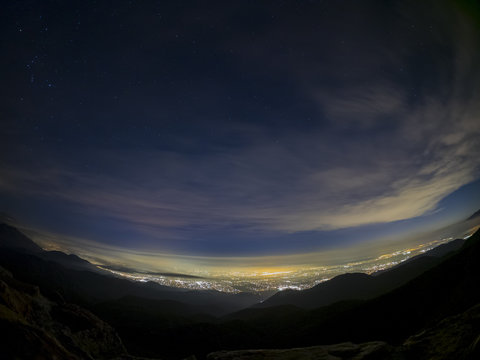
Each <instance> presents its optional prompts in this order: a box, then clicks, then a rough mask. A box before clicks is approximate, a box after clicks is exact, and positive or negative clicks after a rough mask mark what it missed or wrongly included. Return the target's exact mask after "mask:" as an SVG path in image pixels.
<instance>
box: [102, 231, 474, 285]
mask: <svg viewBox="0 0 480 360" xmlns="http://www.w3.org/2000/svg"><path fill="white" fill-rule="evenodd" d="M465 238H468V236H466V237H465ZM451 240H453V238H452V237H449V238H444V239H441V240H434V241H431V242H428V243H424V244H420V245H417V246H415V247H411V248H406V249H401V250H397V251H394V252H392V253H388V254H382V255H380V256H378V257H375V258H371V259H367V260H363V261H357V262H349V263H345V264H340V265H333V266H310V267H306V268H305V267H303V268H293V267H292V268H291V269H280V270H277V271H275V270H272V269H265V270H264V271H258V270H255V271H248V270H245V271H231V272H223V273H209V274H208V275H207V276H205V277H198V276H192V277H185V276H181V275H179V276H175V275H174V274H171V275H167V274H165V275H153V274H143V273H136V272H132V273H129V272H125V271H118V270H112V269H108V268H106V267H103V266H98V267H99V268H100V269H102V270H104V271H108V272H110V273H112V274H114V275H115V276H119V277H123V278H128V279H130V280H134V281H140V282H149V281H151V282H156V283H158V284H160V285H164V286H170V287H176V288H184V289H190V290H218V291H222V292H229V293H238V292H244V291H245V292H257V293H260V292H264V291H277V290H279V291H281V290H285V289H293V290H304V289H308V288H311V287H313V286H315V285H317V284H319V283H322V282H324V281H327V280H329V279H331V278H333V277H335V276H337V275H340V274H344V273H358V272H361V273H366V274H373V273H375V272H378V271H383V270H386V269H388V268H391V267H394V266H396V265H398V264H400V263H402V262H404V261H406V260H408V259H409V258H412V257H414V256H416V255H420V254H423V253H425V252H427V251H429V250H431V249H433V248H435V247H437V246H439V245H442V244H445V243H448V242H449V241H451Z"/></svg>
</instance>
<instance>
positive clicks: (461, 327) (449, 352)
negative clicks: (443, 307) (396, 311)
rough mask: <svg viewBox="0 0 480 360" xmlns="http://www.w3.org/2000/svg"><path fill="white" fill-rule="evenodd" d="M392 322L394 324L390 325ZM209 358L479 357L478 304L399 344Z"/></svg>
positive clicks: (210, 358) (251, 352) (434, 359)
mask: <svg viewBox="0 0 480 360" xmlns="http://www.w3.org/2000/svg"><path fill="white" fill-rule="evenodd" d="M392 326H394V325H392ZM207 359H208V360H294V359H298V360H347V359H349V360H367V359H368V360H373V359H386V360H406V359H429V360H451V359H471V360H474V359H480V304H478V305H476V306H474V307H472V308H470V309H469V310H467V311H465V312H464V313H462V314H460V315H456V316H451V317H448V318H446V319H444V320H442V321H440V322H438V323H437V324H436V325H435V326H433V327H431V328H428V329H426V330H424V331H422V332H420V333H419V334H417V335H414V336H411V337H410V338H408V339H407V340H406V341H405V342H404V343H403V344H402V345H400V346H392V345H389V344H387V343H386V342H382V341H373V342H366V343H363V344H353V343H350V342H345V343H341V344H334V345H324V346H312V347H305V348H294V349H275V350H237V351H218V352H214V353H211V354H209V355H208V356H207Z"/></svg>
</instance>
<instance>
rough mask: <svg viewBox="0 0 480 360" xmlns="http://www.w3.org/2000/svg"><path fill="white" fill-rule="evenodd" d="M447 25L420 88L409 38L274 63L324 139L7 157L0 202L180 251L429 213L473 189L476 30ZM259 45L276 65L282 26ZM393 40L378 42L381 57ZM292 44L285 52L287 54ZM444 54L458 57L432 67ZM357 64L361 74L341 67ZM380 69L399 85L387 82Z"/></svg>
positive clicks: (477, 130)
mask: <svg viewBox="0 0 480 360" xmlns="http://www.w3.org/2000/svg"><path fill="white" fill-rule="evenodd" d="M452 16H453V20H452V21H451V24H450V25H448V28H447V29H444V30H445V31H444V32H445V33H447V34H451V35H450V36H451V37H438V38H434V39H431V38H429V37H427V38H426V39H423V38H421V40H431V41H432V43H433V45H429V46H432V47H434V48H435V49H434V50H435V51H433V50H432V51H431V52H430V50H431V49H430V48H427V49H426V50H424V51H423V53H422V54H423V55H422V56H423V57H424V58H422V60H421V61H419V63H420V64H422V66H424V65H425V64H427V65H429V66H430V65H431V67H429V68H427V69H426V70H425V71H427V72H428V76H425V78H427V79H429V80H428V81H426V83H422V82H421V81H420V80H421V79H423V76H422V73H421V71H419V70H417V69H413V70H411V72H410V73H409V72H408V71H409V70H408V67H407V66H406V65H407V64H408V59H410V58H411V57H413V56H415V54H412V53H410V52H408V50H405V48H407V49H408V48H409V45H410V42H412V41H413V40H414V39H415V35H414V34H412V35H409V36H407V37H405V38H396V37H395V36H394V38H395V39H394V40H396V41H397V40H398V44H394V45H392V46H391V47H385V49H384V48H383V47H382V46H377V47H376V48H375V49H373V50H375V52H374V53H372V52H370V51H362V48H361V46H362V44H364V42H363V43H360V44H355V43H354V41H353V40H359V39H360V40H361V39H362V38H364V37H365V34H364V33H362V34H353V35H351V36H352V38H350V39H348V38H347V40H350V43H351V45H350V46H351V48H350V49H348V50H344V49H343V47H342V46H343V45H341V44H340V43H339V44H333V42H334V41H336V40H335V39H338V38H340V35H345V36H347V35H348V33H346V32H345V33H342V34H340V35H339V37H333V38H334V39H333V38H332V39H327V40H328V41H327V45H328V46H325V48H328V50H329V53H328V56H327V55H325V54H324V52H320V54H319V55H318V57H313V56H312V57H311V58H312V59H313V60H312V61H311V62H308V61H307V60H305V61H303V62H302V63H299V61H298V59H291V58H290V57H288V56H286V55H283V56H282V55H281V54H280V55H279V54H277V55H278V56H279V58H278V60H279V61H278V62H277V63H276V64H275V65H272V66H274V67H276V68H278V69H279V71H282V72H284V73H285V76H286V77H288V78H289V79H295V80H294V81H295V86H296V90H297V92H298V93H299V94H301V95H302V96H303V97H304V98H305V99H307V100H308V101H309V102H310V103H311V104H313V105H314V107H315V109H316V110H318V115H317V116H318V119H319V121H318V122H319V123H321V124H322V125H321V126H318V127H315V128H312V129H308V130H302V129H300V128H297V127H296V126H295V124H293V125H292V124H291V126H290V127H289V128H288V131H283V132H281V131H279V132H278V134H276V139H275V141H272V136H271V132H272V129H271V128H269V127H268V126H266V125H265V124H263V125H262V124H258V125H251V124H250V125H247V124H246V123H245V122H242V121H238V122H233V121H231V122H229V124H228V126H223V127H222V126H220V125H221V124H220V121H219V122H218V124H219V126H218V129H216V131H218V132H219V135H218V136H219V137H224V138H228V137H229V136H230V135H232V133H234V134H235V136H237V137H240V138H241V139H248V141H245V142H244V143H242V145H238V146H226V147H222V146H218V147H216V148H215V147H212V148H209V149H208V151H199V152H194V153H193V154H192V152H182V151H166V150H159V149H158V148H153V147H151V148H149V147H148V146H145V147H143V148H142V149H139V148H134V149H132V148H130V149H125V148H114V149H107V148H95V149H90V150H88V149H82V150H81V151H84V152H85V155H88V157H89V159H90V161H91V163H92V165H93V166H92V169H94V170H88V169H86V168H80V167H79V166H77V165H75V164H74V163H72V162H71V161H70V160H71V159H70V158H69V157H68V156H66V155H65V154H55V153H51V152H48V151H46V152H45V153H44V154H34V155H32V154H29V155H28V156H26V157H25V159H24V163H23V164H18V163H16V162H14V161H8V159H7V156H6V157H5V160H4V161H3V164H2V173H1V175H0V190H1V191H3V192H5V193H14V194H17V195H19V196H30V197H42V198H45V199H55V200H61V201H63V202H64V203H66V204H67V206H66V207H68V208H69V209H75V211H76V212H77V213H79V214H82V215H88V216H93V217H94V216H98V217H108V218H112V219H118V220H121V221H122V222H123V224H126V225H125V226H132V227H133V228H135V229H137V230H140V231H141V232H144V233H148V234H150V235H152V236H156V237H159V238H169V239H172V241H173V240H176V239H192V238H195V237H196V236H197V235H198V233H199V232H203V231H207V232H208V231H215V230H225V229H230V228H232V227H233V228H235V231H244V232H254V233H255V234H266V233H274V234H278V233H281V234H283V233H295V232H300V231H317V230H331V229H339V228H346V227H352V226H360V225H368V224H375V223H385V222H392V221H398V220H404V219H409V218H413V217H417V216H421V215H424V214H428V213H430V212H432V211H434V210H435V209H436V207H437V205H438V203H439V201H440V200H442V199H443V198H444V197H446V196H447V195H449V194H451V193H452V192H453V191H455V190H457V189H458V188H460V187H461V186H463V185H465V184H468V183H469V182H471V181H473V180H475V179H477V178H478V177H479V173H478V171H479V162H478V155H479V154H480V144H479V140H478V139H479V135H480V119H479V116H480V105H479V104H480V94H479V88H478V85H477V84H478V83H480V74H479V71H480V70H479V68H478V65H477V64H478V63H480V59H479V54H478V51H477V46H476V44H478V43H479V39H478V37H477V31H476V30H475V29H472V28H470V27H469V25H468V22H465V21H463V18H460V17H455V16H454V15H452ZM402 20H403V18H402ZM408 20H409V21H410V19H408ZM330 25H331V24H330ZM377 25H378V24H376V25H375V26H373V29H370V27H368V29H369V30H368V31H367V35H369V34H370V35H373V31H377V32H378V26H377ZM299 26H300V25H299ZM269 31H271V32H272V33H270V32H269ZM297 31H298V34H300V35H301V34H302V33H304V32H305V33H306V32H308V31H310V29H307V28H301V27H300V28H299V29H298V30H297ZM302 31H303V32H302ZM386 33H387V32H386ZM440 33H443V32H440ZM298 34H297V35H298ZM262 36H263V37H262ZM262 36H259V40H255V41H258V44H255V41H254V44H253V45H252V46H251V48H252V49H254V50H255V51H251V52H250V56H251V59H250V60H251V61H259V62H262V63H265V62H266V61H268V62H270V59H271V58H273V57H272V54H271V53H269V50H268V49H269V48H268V47H266V48H265V49H263V52H260V53H259V52H257V51H256V49H258V47H260V45H261V44H265V43H267V42H268V40H269V39H271V38H275V39H279V38H280V37H278V34H277V33H275V29H274V27H273V29H271V30H268V31H267V30H266V32H265V33H264V34H262ZM318 36H319V38H321V39H324V38H328V36H327V35H325V34H319V35H318ZM386 36H387V35H385V34H380V35H378V37H379V38H380V40H381V41H380V45H383V44H384V43H385V42H386V41H387V40H388V39H387V38H386ZM422 36H425V35H422ZM427 36H430V35H427ZM432 36H434V35H432ZM296 38H298V36H296V37H295V36H294V37H292V39H290V40H289V39H288V38H287V39H286V40H283V38H282V41H285V42H286V44H285V46H288V45H289V41H294V40H295V39H296ZM277 41H278V40H277ZM415 44H416V43H415ZM307 45H308V46H310V47H311V44H306V45H305V44H303V45H302V46H307ZM437 47H438V48H442V49H443V48H447V49H448V50H449V51H450V53H451V54H453V55H452V57H451V58H448V59H445V57H442V56H439V57H438V58H433V56H434V55H432V54H437V53H439V52H438V51H436V50H438V49H437ZM420 48H421V46H420V45H418V49H420ZM418 49H417V45H415V47H414V48H413V49H412V50H411V52H415V51H417V50H418ZM305 50H308V49H305ZM253 53H255V55H253ZM352 53H353V54H358V59H356V61H352V59H351V58H347V57H346V55H351V54H352ZM245 57H248V54H247V55H245ZM266 59H267V60H266ZM325 59H326V60H325ZM323 60H325V61H326V62H327V65H324V64H323V63H322V61H323ZM327 60H328V61H327ZM322 64H323V65H322ZM332 64H334V65H332ZM381 66H384V67H385V68H386V69H387V70H388V71H387V72H388V73H389V74H390V73H393V74H394V75H392V76H390V77H388V76H384V75H383V74H382V73H381V72H380V70H379V69H380V68H381ZM392 69H396V70H395V71H393V70H392ZM404 74H405V75H404ZM346 75H348V77H347V78H343V77H344V76H346ZM340 77H342V79H341V81H340V80H339V79H340ZM416 77H418V78H419V79H420V80H419V79H417V78H416ZM415 80H418V81H417V82H419V84H418V85H417V86H416V88H413V85H412V84H414V83H416V81H415ZM332 84H334V85H332ZM187 140H189V139H187ZM187 140H184V141H187ZM192 147H194V146H192ZM17 158H18V156H17ZM28 159H31V160H30V162H28ZM39 159H40V160H39ZM46 159H48V160H46ZM198 241H200V240H198Z"/></svg>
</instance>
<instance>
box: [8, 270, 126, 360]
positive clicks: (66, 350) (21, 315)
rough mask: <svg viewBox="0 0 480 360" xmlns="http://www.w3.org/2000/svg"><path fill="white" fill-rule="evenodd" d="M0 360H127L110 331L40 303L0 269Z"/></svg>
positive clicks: (69, 309)
mask: <svg viewBox="0 0 480 360" xmlns="http://www.w3.org/2000/svg"><path fill="white" fill-rule="evenodd" d="M0 332H1V333H2V334H3V335H2V344H4V345H2V359H72V360H74V359H122V358H123V359H128V358H131V357H129V356H128V354H127V352H126V350H125V347H124V346H123V344H122V342H121V340H120V338H119V337H118V335H117V333H116V332H115V330H114V329H113V328H112V327H111V326H110V325H108V324H107V323H105V322H104V321H102V320H101V319H99V318H98V317H96V316H95V315H94V314H92V313H91V312H89V311H87V310H85V309H83V308H81V307H80V306H77V305H73V304H67V303H64V302H62V299H61V298H60V297H59V299H58V302H55V301H52V300H50V299H47V298H45V297H44V296H43V295H42V294H41V293H40V291H39V289H38V287H36V286H32V285H28V284H25V283H22V282H20V281H17V280H16V279H15V278H13V277H12V275H11V274H10V273H9V272H8V271H7V270H5V269H3V268H0Z"/></svg>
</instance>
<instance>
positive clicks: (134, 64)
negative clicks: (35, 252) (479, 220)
mask: <svg viewBox="0 0 480 360" xmlns="http://www.w3.org/2000/svg"><path fill="white" fill-rule="evenodd" d="M0 29H1V30H0V37H1V38H0V51H1V54H2V56H1V57H0V78H1V79H2V87H1V90H0V91H1V98H0V116H1V123H0V124H1V125H0V212H2V215H1V216H2V217H3V218H7V217H10V218H14V219H15V221H16V222H17V223H19V224H22V225H23V226H24V227H25V228H28V229H30V230H31V231H32V232H35V233H36V234H39V235H38V237H39V239H40V238H41V239H43V241H44V243H48V244H50V245H52V244H57V246H59V247H60V248H62V249H66V250H68V249H76V250H77V252H80V253H83V254H90V255H91V257H92V256H93V255H92V254H93V253H95V252H96V249H98V248H102V249H112V251H111V253H110V254H122V252H123V253H125V254H127V253H131V252H135V251H137V252H144V253H149V252H158V253H162V254H169V255H170V256H171V257H173V258H174V257H175V256H179V257H180V256H182V257H183V258H184V259H185V256H187V259H188V256H194V257H200V258H201V257H205V259H212V258H213V259H216V258H217V259H220V258H222V257H243V258H244V259H248V258H249V257H255V258H260V259H262V258H264V257H268V256H272V257H273V258H274V259H277V258H279V257H281V256H291V255H292V254H312V253H321V252H327V251H338V250H341V249H351V248H352V247H357V248H358V247H362V246H363V249H368V251H373V250H372V249H375V248H382V247H384V246H386V245H385V244H389V243H391V242H394V241H397V240H399V239H404V238H405V239H406V238H411V237H412V236H414V235H415V234H420V233H425V232H427V231H431V230H434V229H438V228H441V227H443V226H446V225H448V224H451V223H454V222H457V221H460V220H462V219H464V218H466V217H468V216H469V215H470V214H471V213H473V212H475V211H476V210H478V208H480V167H479V165H480V164H479V158H480V157H479V155H480V141H479V135H480V85H479V84H480V66H479V64H480V46H479V44H480V5H479V4H478V2H476V1H469V0H465V1H421V2H419V1H124V0H116V1H86V0H82V1H66V2H58V1H11V2H8V3H7V4H4V5H3V8H2V12H1V14H0ZM113 249H115V251H113ZM365 251H367V250H365ZM107 252H108V251H107ZM112 256H113V255H112ZM112 256H111V257H112ZM118 256H120V255H118ZM110 260H111V261H114V260H112V259H110ZM122 261H123V260H122ZM206 262H207V263H208V261H206Z"/></svg>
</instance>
